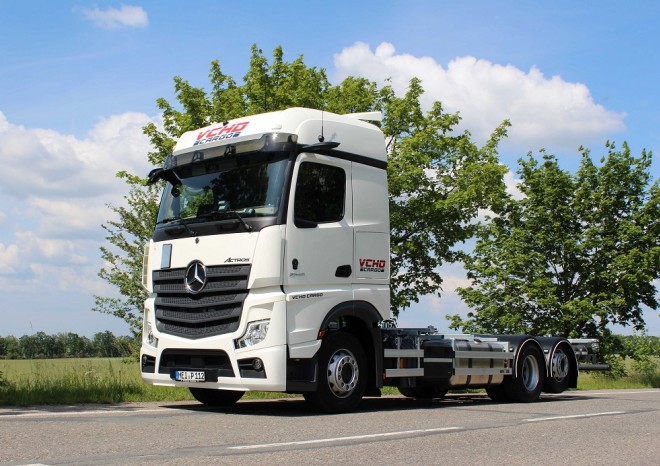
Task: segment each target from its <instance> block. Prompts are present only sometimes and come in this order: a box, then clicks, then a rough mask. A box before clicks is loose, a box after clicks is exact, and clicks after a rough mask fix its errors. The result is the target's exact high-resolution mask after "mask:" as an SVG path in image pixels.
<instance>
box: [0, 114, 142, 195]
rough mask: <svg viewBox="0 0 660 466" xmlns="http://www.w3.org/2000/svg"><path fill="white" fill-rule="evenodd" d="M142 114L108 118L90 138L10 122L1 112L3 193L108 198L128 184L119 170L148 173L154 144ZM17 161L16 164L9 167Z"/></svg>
mask: <svg viewBox="0 0 660 466" xmlns="http://www.w3.org/2000/svg"><path fill="white" fill-rule="evenodd" d="M151 121H153V120H152V119H151V118H149V117H148V116H147V115H145V114H142V113H130V112H129V113H124V114H121V115H114V116H111V117H109V118H105V119H102V120H101V121H100V122H99V123H98V124H97V125H96V126H95V127H94V128H92V130H91V131H90V132H89V134H88V138H86V139H77V138H75V137H74V136H70V135H66V134H61V133H58V132H56V131H53V130H44V129H30V128H25V127H22V126H17V125H13V124H11V123H9V122H8V121H7V119H6V118H5V116H4V114H2V112H0V160H1V161H3V162H5V163H4V168H3V183H2V184H1V185H0V193H2V194H4V195H6V196H10V197H15V198H19V199H28V198H35V197H37V198H44V199H53V198H64V199H71V198H76V197H78V198H85V199H89V198H92V197H95V196H97V197H103V196H107V195H108V194H109V193H116V192H118V191H119V189H118V188H119V187H120V186H121V185H122V183H121V182H119V181H118V180H117V179H116V178H115V174H116V172H117V171H119V170H124V169H125V170H129V171H134V172H136V173H140V174H141V173H146V172H147V170H148V168H149V166H148V164H147V161H146V153H147V151H148V150H149V141H148V139H147V137H146V136H145V135H144V134H142V127H143V126H144V125H146V124H147V123H149V122H151ZM9 161H11V163H8V162H9Z"/></svg>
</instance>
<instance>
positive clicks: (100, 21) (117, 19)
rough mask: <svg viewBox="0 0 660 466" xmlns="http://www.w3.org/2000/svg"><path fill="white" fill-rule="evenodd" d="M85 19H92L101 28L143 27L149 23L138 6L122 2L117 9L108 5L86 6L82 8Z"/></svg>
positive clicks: (145, 14) (145, 13)
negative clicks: (105, 7) (105, 6)
mask: <svg viewBox="0 0 660 466" xmlns="http://www.w3.org/2000/svg"><path fill="white" fill-rule="evenodd" d="M82 12H83V15H84V16H85V19H88V20H90V21H92V22H93V23H94V24H95V25H96V26H97V27H100V28H102V29H119V28H124V27H132V28H144V27H147V26H148V25H149V18H148V16H147V12H146V11H144V10H143V9H142V7H139V6H132V5H124V4H122V5H121V6H120V7H119V9H117V8H112V7H108V8H107V9H105V10H102V9H100V8H87V9H83V10H82Z"/></svg>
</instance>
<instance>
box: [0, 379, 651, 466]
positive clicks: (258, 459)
mask: <svg viewBox="0 0 660 466" xmlns="http://www.w3.org/2000/svg"><path fill="white" fill-rule="evenodd" d="M265 463H266V464H287V465H298V464H300V465H308V464H335V463H344V464H351V465H352V464H381V465H386V464H411V465H412V464H415V465H422V464H423V465H426V464H443V465H448V464H449V465H451V464H460V465H472V464H499V465H502V464H506V465H515V464H525V465H534V464H542V465H548V464H556V465H566V464H569V463H571V464H574V465H578V464H593V465H596V464H598V465H616V464H621V465H623V464H625V465H647V464H648V465H659V464H660V390H607V391H601V392H595V391H581V392H569V393H565V394H562V395H544V396H543V397H542V398H541V400H540V401H539V402H537V403H532V404H501V403H492V402H490V401H489V399H488V398H487V397H486V396H482V395H469V396H468V395H461V396H457V395H449V396H448V397H447V398H446V399H445V400H442V401H437V400H436V401H433V402H419V401H416V400H410V399H405V398H399V397H389V398H381V399H366V400H364V401H363V403H362V405H361V406H360V409H359V410H358V411H357V412H355V413H351V414H342V415H332V416H328V415H317V414H315V413H313V412H310V411H309V409H308V407H307V405H306V404H305V403H304V401H302V400H297V399H294V400H291V399H289V400H277V401H240V402H239V403H238V404H237V405H236V406H234V407H232V408H231V409H224V410H209V409H206V408H204V407H203V406H201V405H199V404H194V403H140V404H136V403H124V404H118V405H111V406H106V405H91V406H76V407H50V408H42V407H37V408H25V409H24V408H4V409H0V464H3V465H4V464H80V465H97V464H154V465H155V464H158V465H162V464H177V465H179V464H252V465H254V464H265Z"/></svg>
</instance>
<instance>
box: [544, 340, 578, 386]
mask: <svg viewBox="0 0 660 466" xmlns="http://www.w3.org/2000/svg"><path fill="white" fill-rule="evenodd" d="M571 366H572V365H571V362H570V360H569V358H568V353H567V352H566V351H565V349H564V348H562V346H560V347H558V348H557V349H556V350H555V352H554V354H553V355H552V361H551V364H550V377H549V378H548V379H546V381H545V387H544V391H546V392H548V393H561V392H563V391H565V390H567V389H568V385H569V383H570V378H571V370H573V369H572V368H571Z"/></svg>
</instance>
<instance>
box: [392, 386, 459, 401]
mask: <svg viewBox="0 0 660 466" xmlns="http://www.w3.org/2000/svg"><path fill="white" fill-rule="evenodd" d="M399 392H400V393H401V394H402V395H403V396H406V397H408V398H418V399H420V400H430V399H433V398H439V399H443V398H444V397H445V395H446V394H447V390H446V389H444V388H440V387H437V386H434V385H421V386H417V387H399Z"/></svg>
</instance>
